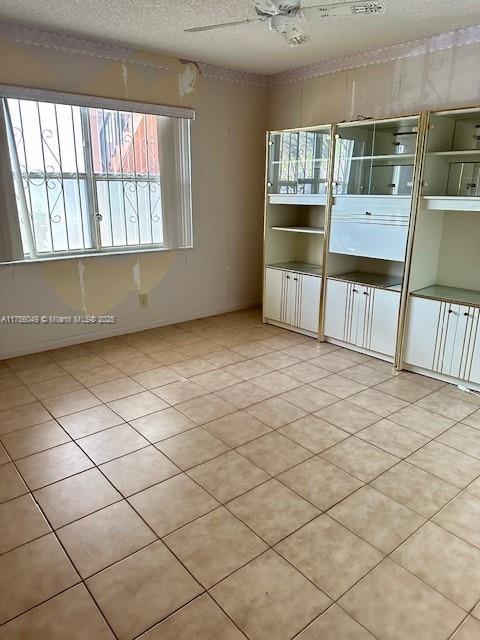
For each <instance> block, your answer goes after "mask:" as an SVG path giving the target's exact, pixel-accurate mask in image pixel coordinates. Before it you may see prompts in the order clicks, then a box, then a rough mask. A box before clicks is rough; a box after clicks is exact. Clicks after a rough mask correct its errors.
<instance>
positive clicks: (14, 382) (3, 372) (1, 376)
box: [0, 368, 64, 391]
mask: <svg viewBox="0 0 480 640" xmlns="http://www.w3.org/2000/svg"><path fill="white" fill-rule="evenodd" d="M60 371H62V370H61V369H60ZM62 373H64V372H62ZM22 386H23V382H22V380H21V379H20V378H19V377H18V376H16V375H15V374H14V373H13V371H10V369H3V368H2V369H0V389H1V390H2V391H6V390H7V389H16V388H17V387H22Z"/></svg>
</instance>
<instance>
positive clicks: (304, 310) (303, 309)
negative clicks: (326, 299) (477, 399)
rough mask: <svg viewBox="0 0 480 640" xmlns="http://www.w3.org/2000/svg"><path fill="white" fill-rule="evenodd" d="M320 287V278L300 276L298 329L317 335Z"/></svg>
mask: <svg viewBox="0 0 480 640" xmlns="http://www.w3.org/2000/svg"><path fill="white" fill-rule="evenodd" d="M321 285H322V280H321V278H317V277H316V276H307V275H301V276H300V280H299V286H300V296H299V300H300V318H299V320H300V328H301V329H305V330H306V331H313V332H314V333H318V320H319V313H320V289H321Z"/></svg>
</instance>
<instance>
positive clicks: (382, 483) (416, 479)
mask: <svg viewBox="0 0 480 640" xmlns="http://www.w3.org/2000/svg"><path fill="white" fill-rule="evenodd" d="M371 484H372V486H373V487H375V489H378V490H379V491H381V492H382V493H385V494H386V495H387V496H390V497H391V498H393V499H394V500H396V501H397V502H400V503H401V504H403V505H405V506H406V507H408V508H409V509H412V510H413V511H416V512H417V513H418V514H420V515H421V516H423V517H424V518H431V517H432V516H433V515H434V514H435V513H436V512H437V511H438V510H439V509H441V508H442V507H443V506H444V505H446V504H447V502H448V501H449V500H451V499H452V498H453V497H454V496H455V495H456V494H457V493H458V489H457V487H454V486H453V485H451V484H449V483H448V482H445V481H444V480H441V479H440V478H437V477H436V476H432V475H431V474H430V473H428V472H427V471H424V470H423V469H420V468H419V467H416V466H414V465H412V464H409V463H408V462H400V464H397V465H395V466H394V467H392V468H391V469H389V470H388V471H386V472H385V473H383V474H382V475H381V476H379V477H378V478H377V479H376V480H374V481H373V482H372V483H371Z"/></svg>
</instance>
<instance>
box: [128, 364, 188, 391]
mask: <svg viewBox="0 0 480 640" xmlns="http://www.w3.org/2000/svg"><path fill="white" fill-rule="evenodd" d="M154 362H155V361H154ZM157 364H158V363H155V365H157ZM132 378H133V379H134V380H135V381H136V382H138V383H139V384H141V385H142V386H143V387H145V388H146V389H153V388H154V387H161V386H163V385H164V384H170V383H171V382H177V381H178V380H181V379H182V376H181V375H180V374H179V373H177V372H176V371H174V370H173V369H170V367H156V368H151V369H150V370H149V371H143V372H141V373H137V374H135V375H132Z"/></svg>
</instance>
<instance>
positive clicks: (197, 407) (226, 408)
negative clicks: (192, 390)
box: [177, 392, 235, 424]
mask: <svg viewBox="0 0 480 640" xmlns="http://www.w3.org/2000/svg"><path fill="white" fill-rule="evenodd" d="M217 393H221V392H217ZM177 409H178V410H179V411H181V412H182V413H184V414H185V415H186V416H188V417H189V418H191V419H192V420H194V421H195V422H196V423H197V424H205V422H211V421H212V420H216V419H217V418H222V417H223V416H226V415H227V414H228V413H233V412H234V411H235V407H234V405H233V404H231V403H230V402H226V401H225V400H222V399H221V398H219V397H216V395H215V394H209V395H206V396H202V397H201V398H194V399H193V400H188V401H187V402H182V403H181V404H179V405H177Z"/></svg>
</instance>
